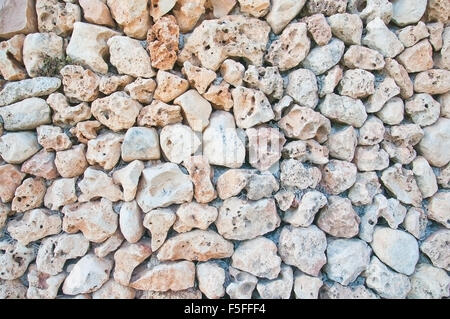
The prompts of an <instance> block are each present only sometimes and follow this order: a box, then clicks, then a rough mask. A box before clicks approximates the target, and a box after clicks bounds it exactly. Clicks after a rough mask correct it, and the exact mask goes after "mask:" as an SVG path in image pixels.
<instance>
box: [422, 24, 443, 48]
mask: <svg viewBox="0 0 450 319" xmlns="http://www.w3.org/2000/svg"><path fill="white" fill-rule="evenodd" d="M419 23H420V22H419ZM427 29H428V32H429V36H430V38H429V39H428V40H429V41H430V43H431V45H432V46H433V49H434V50H435V51H439V50H440V49H442V45H443V41H442V33H443V31H444V24H443V23H442V22H433V23H428V24H427Z"/></svg>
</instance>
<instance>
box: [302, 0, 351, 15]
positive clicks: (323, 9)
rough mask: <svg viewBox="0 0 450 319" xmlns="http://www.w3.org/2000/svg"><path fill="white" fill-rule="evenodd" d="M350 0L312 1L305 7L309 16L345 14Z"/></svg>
mask: <svg viewBox="0 0 450 319" xmlns="http://www.w3.org/2000/svg"><path fill="white" fill-rule="evenodd" d="M347 1H348V0H310V1H308V3H307V4H306V6H305V9H306V12H307V13H308V14H315V13H323V14H324V15H326V16H330V15H333V14H336V13H342V12H345V9H346V6H347Z"/></svg>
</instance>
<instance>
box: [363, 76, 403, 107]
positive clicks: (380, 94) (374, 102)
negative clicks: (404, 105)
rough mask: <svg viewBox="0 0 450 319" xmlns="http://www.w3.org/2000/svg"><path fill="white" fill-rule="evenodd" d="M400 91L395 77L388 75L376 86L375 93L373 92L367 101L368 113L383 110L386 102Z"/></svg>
mask: <svg viewBox="0 0 450 319" xmlns="http://www.w3.org/2000/svg"><path fill="white" fill-rule="evenodd" d="M399 93H400V88H399V87H398V86H397V84H396V83H395V81H394V79H393V78H391V77H389V76H387V77H385V78H384V80H383V81H381V82H380V83H378V85H376V87H375V93H374V94H372V95H371V96H370V97H369V98H368V99H367V102H366V103H365V106H366V111H367V113H376V112H378V111H379V110H381V109H382V108H383V106H384V104H385V103H386V102H387V101H389V100H390V99H391V98H393V97H394V96H396V95H398V94H399Z"/></svg>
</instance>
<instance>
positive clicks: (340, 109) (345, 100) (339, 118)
mask: <svg viewBox="0 0 450 319" xmlns="http://www.w3.org/2000/svg"><path fill="white" fill-rule="evenodd" d="M319 110H320V113H322V114H323V115H325V116H326V117H327V118H329V119H331V120H334V121H336V122H339V123H344V124H348V125H352V126H354V127H361V126H362V125H363V124H364V122H365V121H366V119H367V113H366V110H365V108H364V104H363V103H362V102H361V100H358V99H353V98H351V97H348V96H340V95H337V94H334V93H331V94H327V96H325V99H324V100H323V102H322V103H321V104H320V105H319Z"/></svg>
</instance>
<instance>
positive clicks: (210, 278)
mask: <svg viewBox="0 0 450 319" xmlns="http://www.w3.org/2000/svg"><path fill="white" fill-rule="evenodd" d="M197 278H198V288H199V289H200V290H201V292H203V293H204V294H205V296H206V297H207V298H208V299H218V298H221V297H223V296H224V295H225V288H224V287H223V285H224V284H225V270H224V269H223V268H222V267H220V266H219V265H218V264H216V263H213V262H205V263H199V264H197Z"/></svg>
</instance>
